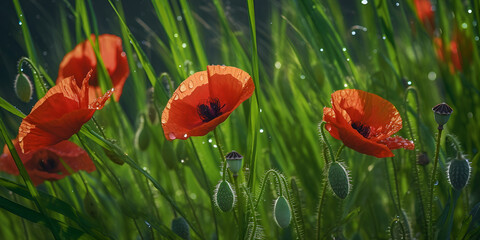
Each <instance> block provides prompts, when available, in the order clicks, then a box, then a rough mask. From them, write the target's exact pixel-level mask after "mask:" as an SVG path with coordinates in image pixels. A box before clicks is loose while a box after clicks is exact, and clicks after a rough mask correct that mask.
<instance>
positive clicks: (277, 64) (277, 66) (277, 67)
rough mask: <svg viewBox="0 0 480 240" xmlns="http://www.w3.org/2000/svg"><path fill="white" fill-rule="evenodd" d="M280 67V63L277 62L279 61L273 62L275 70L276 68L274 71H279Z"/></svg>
mask: <svg viewBox="0 0 480 240" xmlns="http://www.w3.org/2000/svg"><path fill="white" fill-rule="evenodd" d="M281 67H282V63H281V62H279V61H276V62H275V68H276V69H280V68H281Z"/></svg>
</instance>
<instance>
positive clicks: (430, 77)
mask: <svg viewBox="0 0 480 240" xmlns="http://www.w3.org/2000/svg"><path fill="white" fill-rule="evenodd" d="M427 77H428V79H429V80H430V81H434V80H435V79H437V74H436V73H435V72H429V73H428V76H427Z"/></svg>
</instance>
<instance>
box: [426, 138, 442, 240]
mask: <svg viewBox="0 0 480 240" xmlns="http://www.w3.org/2000/svg"><path fill="white" fill-rule="evenodd" d="M442 131H443V130H442V129H438V134H437V142H436V148H435V159H434V163H433V170H432V174H431V177H430V192H429V193H430V198H429V199H428V209H429V214H428V235H429V236H430V238H431V239H432V237H433V191H434V187H435V180H436V173H437V165H438V154H439V152H440V140H441V138H442Z"/></svg>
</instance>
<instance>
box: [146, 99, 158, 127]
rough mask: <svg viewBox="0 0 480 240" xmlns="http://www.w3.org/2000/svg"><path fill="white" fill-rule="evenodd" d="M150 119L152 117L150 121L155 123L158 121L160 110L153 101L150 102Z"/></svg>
mask: <svg viewBox="0 0 480 240" xmlns="http://www.w3.org/2000/svg"><path fill="white" fill-rule="evenodd" d="M148 119H150V123H151V124H153V125H155V124H157V123H158V112H157V108H156V107H155V104H153V102H150V103H149V104H148Z"/></svg>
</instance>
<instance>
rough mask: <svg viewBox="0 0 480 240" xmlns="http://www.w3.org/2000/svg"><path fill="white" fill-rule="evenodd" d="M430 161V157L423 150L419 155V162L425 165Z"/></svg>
mask: <svg viewBox="0 0 480 240" xmlns="http://www.w3.org/2000/svg"><path fill="white" fill-rule="evenodd" d="M428 163H430V158H429V157H428V155H427V153H426V152H422V153H420V154H418V155H417V164H418V165H422V166H425V165H427V164H428Z"/></svg>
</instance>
